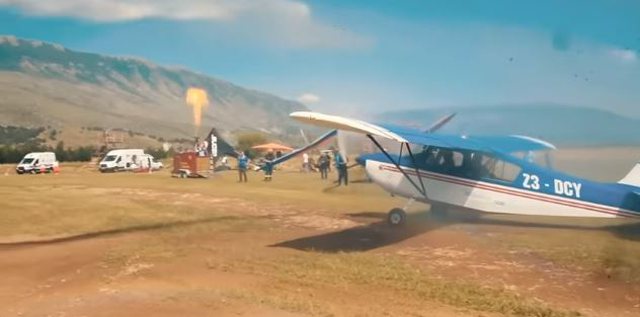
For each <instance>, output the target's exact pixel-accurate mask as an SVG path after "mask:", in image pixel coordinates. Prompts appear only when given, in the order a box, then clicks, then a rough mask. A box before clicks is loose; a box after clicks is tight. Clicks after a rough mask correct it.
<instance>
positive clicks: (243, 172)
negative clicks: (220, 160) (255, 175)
mask: <svg viewBox="0 0 640 317" xmlns="http://www.w3.org/2000/svg"><path fill="white" fill-rule="evenodd" d="M248 167H249V158H248V157H247V156H246V155H245V154H244V152H240V155H238V176H239V180H238V182H239V183H241V182H245V183H246V182H247V168H248Z"/></svg>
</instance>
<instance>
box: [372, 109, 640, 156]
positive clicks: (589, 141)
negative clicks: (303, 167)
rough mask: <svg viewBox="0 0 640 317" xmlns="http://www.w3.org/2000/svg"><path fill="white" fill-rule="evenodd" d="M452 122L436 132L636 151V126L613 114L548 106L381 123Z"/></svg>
mask: <svg viewBox="0 0 640 317" xmlns="http://www.w3.org/2000/svg"><path fill="white" fill-rule="evenodd" d="M453 112H455V113H457V116H456V117H455V118H454V119H453V120H452V121H451V122H449V124H447V125H446V126H445V127H444V128H443V129H442V130H441V131H440V132H442V133H461V134H485V135H486V134H490V135H491V134H493V135H506V134H521V135H528V136H532V137H537V138H541V139H544V140H547V141H549V142H552V143H554V144H556V145H560V146H601V145H639V144H640V120H637V119H633V118H627V117H623V116H620V115H617V114H615V113H612V112H609V111H605V110H599V109H592V108H585V107H574V106H563V105H554V104H530V105H499V106H477V107H452V108H440V109H424V110H405V111H392V112H386V113H383V114H380V115H379V116H378V117H377V119H378V120H380V121H384V122H393V123H396V124H403V125H410V126H415V127H428V126H429V125H430V124H431V123H433V122H435V121H436V120H437V119H438V118H441V117H443V116H445V115H447V114H450V113H453Z"/></svg>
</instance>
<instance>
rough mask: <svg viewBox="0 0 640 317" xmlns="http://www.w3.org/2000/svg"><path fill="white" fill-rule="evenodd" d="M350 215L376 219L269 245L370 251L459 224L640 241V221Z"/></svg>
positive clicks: (453, 213)
mask: <svg viewBox="0 0 640 317" xmlns="http://www.w3.org/2000/svg"><path fill="white" fill-rule="evenodd" d="M347 215H348V216H350V217H352V218H362V219H365V221H366V220H369V221H371V220H373V221H375V222H373V223H370V224H364V225H361V226H358V227H354V228H349V229H345V230H341V231H337V232H329V233H323V234H319V235H314V236H309V237H303V238H298V239H294V240H288V241H284V242H280V243H277V244H274V245H270V247H284V248H292V249H296V250H301V251H320V252H329V253H335V252H357V251H368V250H373V249H376V248H381V247H384V246H388V245H392V244H395V243H399V242H402V241H404V240H406V239H409V238H412V237H414V236H417V235H420V234H423V233H426V232H428V231H430V230H435V229H438V228H442V227H446V226H452V225H459V224H466V225H479V226H482V225H487V226H505V227H518V228H533V229H563V230H564V229H568V230H577V231H608V232H611V233H612V234H614V235H616V236H617V237H619V238H621V239H625V240H631V241H640V222H629V223H620V224H616V225H602V224H600V225H598V226H594V225H583V224H567V223H561V222H567V220H566V219H562V220H558V223H545V222H542V221H540V222H536V221H532V220H531V218H530V217H526V218H524V217H523V218H520V219H518V217H513V216H502V215H491V217H489V215H488V214H482V213H478V212H465V211H449V212H436V213H417V214H410V215H409V218H408V219H407V225H406V226H404V227H400V228H397V227H396V228H393V227H390V226H389V225H387V223H386V217H387V214H386V213H383V212H370V211H364V212H357V213H350V214H347ZM547 221H548V218H547ZM541 234H544V232H541Z"/></svg>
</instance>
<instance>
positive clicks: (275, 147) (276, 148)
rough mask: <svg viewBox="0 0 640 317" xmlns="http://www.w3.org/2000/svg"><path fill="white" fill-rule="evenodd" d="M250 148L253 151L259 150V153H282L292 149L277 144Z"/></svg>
mask: <svg viewBox="0 0 640 317" xmlns="http://www.w3.org/2000/svg"><path fill="white" fill-rule="evenodd" d="M251 148H252V149H254V150H261V151H282V152H289V151H293V148H291V147H288V146H286V145H282V144H278V143H267V144H260V145H256V146H253V147H251Z"/></svg>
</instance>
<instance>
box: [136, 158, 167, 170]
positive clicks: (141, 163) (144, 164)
mask: <svg viewBox="0 0 640 317" xmlns="http://www.w3.org/2000/svg"><path fill="white" fill-rule="evenodd" d="M136 164H137V165H138V167H140V168H143V169H148V168H149V167H151V170H153V171H157V170H160V169H162V168H164V165H163V164H162V162H158V161H156V159H155V158H154V157H153V155H151V154H144V155H142V156H140V157H139V158H138V162H137V163H136ZM149 164H151V165H149Z"/></svg>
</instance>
